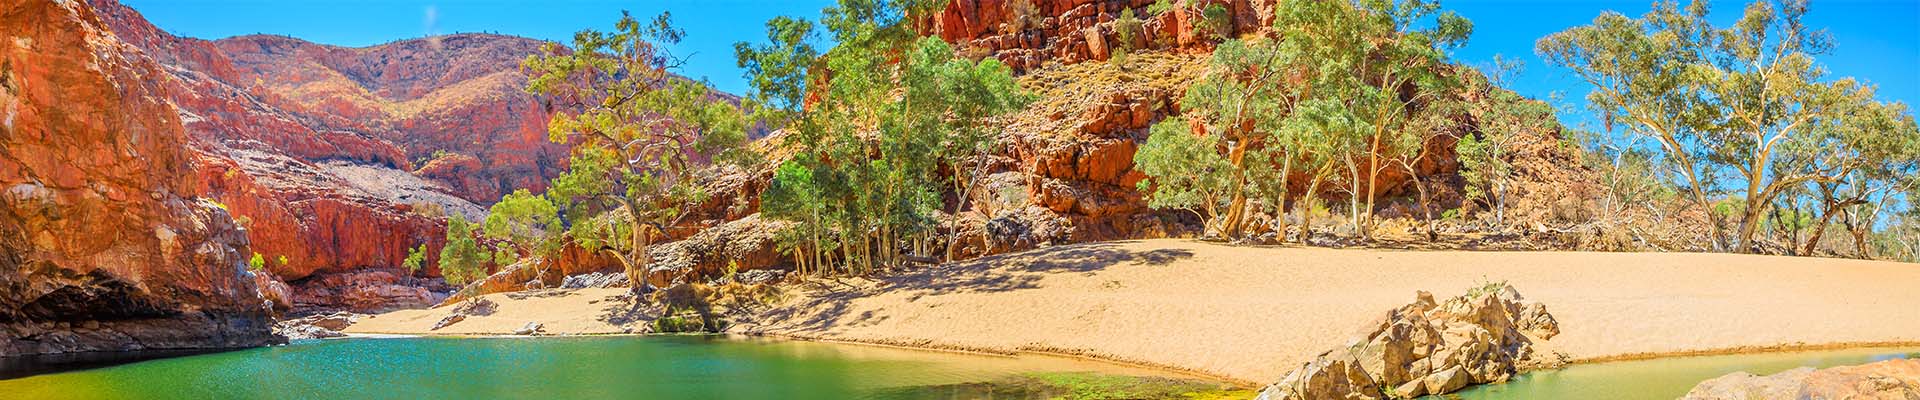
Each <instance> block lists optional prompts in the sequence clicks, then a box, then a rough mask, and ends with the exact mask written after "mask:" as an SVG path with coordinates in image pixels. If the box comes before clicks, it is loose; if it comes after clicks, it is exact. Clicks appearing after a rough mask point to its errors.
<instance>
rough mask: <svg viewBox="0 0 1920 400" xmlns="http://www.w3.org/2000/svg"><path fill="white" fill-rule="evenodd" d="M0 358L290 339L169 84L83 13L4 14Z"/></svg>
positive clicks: (29, 4) (35, 8) (27, 2)
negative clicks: (276, 325) (278, 332)
mask: <svg viewBox="0 0 1920 400" xmlns="http://www.w3.org/2000/svg"><path fill="white" fill-rule="evenodd" d="M0 27H6V28H7V29H8V32H7V36H8V40H6V41H5V42H4V43H3V44H0V188H3V190H4V192H0V356H16V355H28V354H45V353H65V352H84V351H117V350H142V349H188V348H229V347H246V346H260V345H266V344H272V343H276V342H279V341H281V339H279V338H278V337H277V336H273V335H272V333H271V332H270V329H269V325H270V324H271V323H272V320H271V319H270V317H269V316H268V314H269V308H268V306H267V302H266V301H265V300H263V299H262V298H261V296H260V294H259V293H258V290H257V287H256V285H255V282H254V278H253V276H251V275H250V274H249V273H248V272H247V271H246V270H245V262H246V257H247V256H248V254H249V250H250V249H249V247H248V241H247V234H246V232H245V231H244V229H243V228H242V227H241V226H239V225H237V224H235V223H234V220H233V218H232V217H230V215H229V214H228V211H227V210H226V209H225V208H224V207H223V206H221V205H220V204H219V203H216V202H214V201H211V200H208V199H206V198H203V197H200V195H201V193H200V192H199V191H198V190H197V189H198V188H197V187H196V186H195V185H194V184H193V178H194V175H193V171H192V170H191V163H192V160H193V158H194V157H196V154H195V153H193V152H192V151H190V150H189V148H188V145H189V138H188V135H187V134H186V131H185V129H184V128H183V127H182V125H181V119H180V117H179V113H178V111H176V109H175V108H174V107H173V106H172V105H169V104H168V103H167V98H166V96H165V94H166V93H165V92H164V87H163V86H160V85H157V84H156V81H157V80H160V79H162V77H164V76H166V72H165V71H164V70H163V69H162V68H161V67H160V65H159V64H157V63H155V62H154V61H153V60H152V59H149V58H148V57H147V56H146V55H145V54H144V53H142V52H141V51H139V50H138V49H137V48H136V47H135V46H133V45H131V44H128V43H127V42H125V41H122V40H121V39H120V38H118V37H117V36H115V35H114V34H113V33H112V32H111V31H108V30H107V28H106V26H105V24H104V22H103V21H102V20H101V18H100V16H98V15H96V14H95V13H94V11H93V10H92V9H91V8H89V7H87V6H86V5H85V4H79V3H75V2H67V1H54V0H23V1H12V2H7V3H6V4H5V5H0Z"/></svg>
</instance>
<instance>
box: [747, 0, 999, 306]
mask: <svg viewBox="0 0 1920 400" xmlns="http://www.w3.org/2000/svg"><path fill="white" fill-rule="evenodd" d="M936 5H938V3H937V2H930V1H874V0H843V1H840V2H839V3H838V4H836V5H835V6H833V7H828V8H827V9H825V10H824V12H823V16H822V18H821V20H820V24H821V26H823V27H824V28H825V30H824V32H826V34H827V35H828V36H829V37H828V39H829V40H830V41H831V42H832V43H834V46H833V47H832V48H829V49H827V50H826V51H824V52H820V53H817V54H816V53H813V52H812V51H811V50H806V51H801V52H797V53H795V52H789V51H787V50H786V49H790V48H792V46H793V45H794V44H795V43H802V42H805V41H807V40H808V39H807V38H808V37H810V32H811V31H812V29H813V28H812V27H811V23H808V22H805V21H800V20H776V21H775V22H770V23H769V29H770V32H769V41H770V42H771V43H769V44H767V45H762V46H755V45H751V44H740V45H736V46H735V47H736V49H737V50H739V51H738V54H737V55H738V57H739V59H740V63H741V65H743V66H749V67H750V68H749V70H748V78H749V80H750V81H752V82H756V89H755V93H756V96H757V97H777V96H775V95H777V94H780V93H788V94H805V95H806V96H809V97H804V98H802V97H799V96H791V97H789V98H790V99H796V100H799V101H804V102H805V104H804V107H792V106H790V107H789V108H788V109H786V110H785V112H787V113H789V115H791V116H792V118H790V119H787V120H786V121H785V122H786V125H785V129H786V132H787V133H786V135H785V137H788V138H789V140H788V141H786V142H785V143H783V144H782V148H783V149H784V150H783V152H785V153H787V154H793V156H792V158H791V159H790V160H788V161H787V162H786V163H784V164H783V165H782V166H781V167H780V168H779V169H778V170H777V171H776V174H775V179H774V180H775V182H774V183H773V184H772V185H770V186H769V187H768V192H767V193H766V194H765V196H764V198H763V199H764V202H765V207H767V209H768V210H769V211H770V214H769V216H771V217H774V218H779V219H784V220H792V221H795V222H800V223H802V224H803V225H807V224H810V225H812V227H811V228H802V229H818V230H816V231H810V232H805V233H803V234H796V235H790V236H788V239H789V240H796V241H806V242H810V243H811V245H812V246H811V248H812V249H813V250H809V251H808V253H809V254H807V256H806V257H800V258H802V259H811V260H812V261H809V262H811V263H813V264H815V265H824V263H825V261H824V260H823V259H824V258H827V257H823V254H821V253H822V252H821V251H820V250H819V249H824V248H826V247H827V246H828V245H829V242H835V243H833V245H834V246H835V247H837V249H838V250H839V252H840V254H839V258H840V260H842V261H843V262H844V263H845V264H844V268H843V271H844V272H847V273H853V274H860V273H866V272H868V271H872V270H874V269H875V268H876V267H879V266H890V265H898V264H900V263H902V262H904V261H905V259H906V254H903V253H902V252H901V249H902V248H903V247H906V246H904V245H905V244H908V243H924V242H925V238H926V237H927V236H929V235H930V234H931V233H932V232H934V231H935V230H936V229H935V228H936V226H935V224H934V222H936V221H937V220H938V217H937V215H936V212H935V210H936V209H938V208H939V207H940V203H941V197H942V194H943V191H942V190H941V188H942V187H943V186H951V188H952V189H953V191H954V192H955V194H956V195H957V196H959V199H958V201H957V202H956V204H955V205H954V208H953V214H958V213H959V212H961V211H963V210H964V208H965V207H966V202H967V199H968V198H969V197H970V195H971V193H970V192H971V189H972V188H973V187H974V186H977V185H978V179H979V177H980V176H981V175H983V173H982V172H981V171H982V168H983V165H984V163H985V161H986V160H985V157H986V155H987V153H988V152H990V151H992V149H993V148H994V146H995V142H994V139H995V138H996V137H997V136H998V135H997V134H998V132H996V131H994V130H993V129H992V128H991V125H989V124H990V123H991V121H992V120H993V117H995V116H998V115H1001V114H1004V113H1006V112H1008V111H1011V110H1015V109H1019V108H1021V107H1024V106H1025V104H1026V103H1027V102H1029V101H1031V100H1030V96H1027V95H1025V94H1024V92H1022V91H1020V90H1019V88H1018V85H1017V84H1015V83H1014V81H1013V79H1012V76H1011V71H1010V70H1009V69H1008V68H1006V67H1005V66H1004V65H1001V64H1000V63H999V62H998V61H997V60H985V61H978V62H976V61H973V60H968V59H962V58H958V57H955V55H954V53H955V51H954V49H953V48H952V47H951V46H950V45H948V44H947V43H945V42H942V41H940V40H939V39H937V38H920V37H919V36H918V35H917V33H915V32H914V31H913V29H912V27H911V26H910V25H909V23H908V22H909V21H908V19H907V18H906V16H907V15H911V14H912V13H914V12H915V11H916V10H921V11H924V10H929V9H931V7H933V6H936ZM775 65H790V66H794V67H780V68H773V67H769V66H775ZM761 82H765V84H761ZM784 103H785V104H789V105H791V104H797V103H796V102H794V101H786V102H784ZM942 170H945V171H947V172H948V175H946V176H945V179H943V178H942V176H941V175H940V174H939V173H940V172H941V171H942ZM953 230H954V231H957V230H958V229H957V228H956V229H953ZM788 247H789V250H790V251H795V250H799V249H804V248H807V247H808V246H794V245H789V246H788ZM913 247H915V248H920V247H922V246H913ZM948 247H949V248H951V247H952V246H948Z"/></svg>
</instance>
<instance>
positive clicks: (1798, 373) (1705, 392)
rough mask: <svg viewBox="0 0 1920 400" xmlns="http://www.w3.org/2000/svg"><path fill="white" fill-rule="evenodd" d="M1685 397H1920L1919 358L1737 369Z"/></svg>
mask: <svg viewBox="0 0 1920 400" xmlns="http://www.w3.org/2000/svg"><path fill="white" fill-rule="evenodd" d="M1681 399H1683V400H1775V399H1778V400H1799V399H1856V400H1881V399H1884V400H1914V399H1920V360H1911V359H1899V360H1886V361H1881V362H1876V363H1872V364H1866V365H1855V366H1846V367H1833V368H1827V369H1822V370H1815V369H1813V368H1805V367H1802V368H1796V369H1791V370H1787V371H1786V372H1781V373H1778V374H1773V375H1767V376H1758V375H1754V374H1751V373H1746V372H1735V373H1731V374H1727V375H1725V376H1721V377H1719V378H1713V379H1709V380H1707V381H1705V382H1700V385H1699V386H1694V387H1693V390H1691V391H1688V392H1687V395H1686V397H1682V398H1681Z"/></svg>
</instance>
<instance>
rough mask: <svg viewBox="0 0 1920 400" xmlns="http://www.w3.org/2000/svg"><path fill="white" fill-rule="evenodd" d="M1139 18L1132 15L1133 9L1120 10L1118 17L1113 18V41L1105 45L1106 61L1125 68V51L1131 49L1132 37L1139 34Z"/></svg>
mask: <svg viewBox="0 0 1920 400" xmlns="http://www.w3.org/2000/svg"><path fill="white" fill-rule="evenodd" d="M1141 29H1142V28H1141V23H1140V18H1137V17H1134V16H1133V9H1131V8H1128V9H1124V10H1120V18H1116V19H1114V20H1113V36H1114V39H1115V40H1114V43H1113V44H1111V45H1108V46H1107V61H1109V62H1112V63H1113V65H1115V66H1118V67H1120V68H1121V69H1126V65H1127V52H1129V51H1133V38H1134V37H1136V36H1139V35H1140V31H1141Z"/></svg>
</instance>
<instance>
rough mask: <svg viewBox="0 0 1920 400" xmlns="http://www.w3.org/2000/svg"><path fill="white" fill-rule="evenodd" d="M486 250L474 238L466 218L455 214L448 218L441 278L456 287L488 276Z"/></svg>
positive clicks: (442, 254) (441, 258)
mask: <svg viewBox="0 0 1920 400" xmlns="http://www.w3.org/2000/svg"><path fill="white" fill-rule="evenodd" d="M491 261H492V260H489V259H488V257H487V252H486V250H483V249H481V248H480V242H479V240H478V239H475V238H474V232H473V227H472V225H471V224H469V223H467V219H466V217H462V216H460V214H459V213H454V214H451V215H448V216H447V244H446V246H442V247H441V248H440V276H441V277H444V278H446V280H447V283H448V284H451V285H454V286H464V285H466V284H468V283H471V282H473V281H477V280H480V278H485V277H486V276H487V268H488V265H489V262H491Z"/></svg>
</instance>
